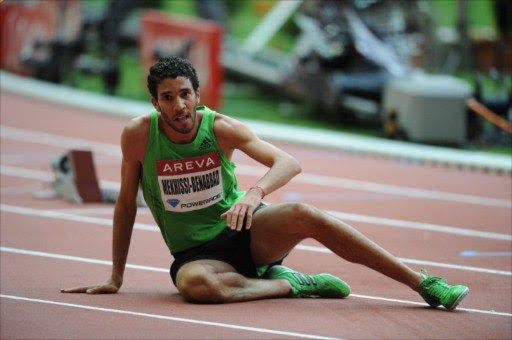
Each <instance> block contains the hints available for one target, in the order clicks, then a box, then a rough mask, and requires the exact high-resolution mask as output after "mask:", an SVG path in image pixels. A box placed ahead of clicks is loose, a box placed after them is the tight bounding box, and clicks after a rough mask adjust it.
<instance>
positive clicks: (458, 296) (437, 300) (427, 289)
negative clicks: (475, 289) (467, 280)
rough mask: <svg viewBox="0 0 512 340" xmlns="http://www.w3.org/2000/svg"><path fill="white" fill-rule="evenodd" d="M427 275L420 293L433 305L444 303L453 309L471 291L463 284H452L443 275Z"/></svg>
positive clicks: (421, 284)
mask: <svg viewBox="0 0 512 340" xmlns="http://www.w3.org/2000/svg"><path fill="white" fill-rule="evenodd" d="M423 274H424V275H425V279H424V280H423V281H422V282H421V283H420V286H419V288H420V295H421V297H422V298H423V300H425V301H426V302H427V303H428V304H429V305H430V306H431V307H437V306H439V305H443V306H444V307H445V308H446V309H448V310H453V309H455V307H457V305H458V304H459V303H460V302H461V301H462V299H464V297H465V296H466V295H468V293H469V288H468V287H466V286H463V285H457V286H451V285H449V284H448V283H446V280H445V279H443V278H441V277H436V276H430V275H426V274H425V273H423Z"/></svg>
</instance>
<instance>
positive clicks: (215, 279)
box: [176, 260, 292, 303]
mask: <svg viewBox="0 0 512 340" xmlns="http://www.w3.org/2000/svg"><path fill="white" fill-rule="evenodd" d="M176 283H177V287H178V290H179V291H180V293H181V294H182V295H183V297H184V298H185V299H186V300H187V301H190V302H196V303H226V302H242V301H250V300H258V299H267V298H279V297H289V296H291V294H292V290H291V287H290V285H289V284H288V283H287V282H284V281H280V280H261V279H250V278H246V277H245V276H243V275H241V274H239V273H237V272H236V270H235V269H234V268H233V267H232V266H231V265H229V264H227V263H225V262H221V261H217V260H197V261H192V262H189V263H187V264H185V265H183V266H182V267H181V268H180V269H179V271H178V274H177V277H176Z"/></svg>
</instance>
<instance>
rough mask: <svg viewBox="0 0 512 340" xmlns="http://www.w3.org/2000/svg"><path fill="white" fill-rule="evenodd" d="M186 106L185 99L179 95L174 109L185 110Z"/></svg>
mask: <svg viewBox="0 0 512 340" xmlns="http://www.w3.org/2000/svg"><path fill="white" fill-rule="evenodd" d="M185 107H186V106H185V101H184V100H183V99H181V98H180V97H178V98H177V99H176V105H175V107H174V109H175V110H176V111H183V110H185Z"/></svg>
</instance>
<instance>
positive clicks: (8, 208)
mask: <svg viewBox="0 0 512 340" xmlns="http://www.w3.org/2000/svg"><path fill="white" fill-rule="evenodd" d="M0 211H5V212H10V213H15V214H21V215H28V216H39V217H47V218H53V219H62V220H70V221H75V222H84V223H89V224H95V225H101V226H106V227H109V228H111V227H112V219H106V218H99V217H89V216H82V215H73V214H68V213H62V212H57V211H48V210H39V209H32V208H25V207H19V206H12V205H6V204H0ZM133 228H134V229H138V230H145V231H152V232H160V229H159V228H158V227H157V226H155V225H151V224H144V223H135V224H134V226H133ZM296 249H298V250H305V251H312V252H320V253H332V252H331V251H330V250H329V249H327V248H325V247H315V246H306V245H298V246H297V247H296ZM399 259H400V260H401V261H404V262H406V263H411V264H419V265H425V266H432V267H441V268H449V269H456V270H467V271H473V272H482V273H489V274H497V275H509V276H510V275H512V274H511V273H510V272H506V271H501V270H496V269H488V268H479V267H469V266H462V265H456V264H449V263H440V262H432V261H424V260H418V259H407V258H399Z"/></svg>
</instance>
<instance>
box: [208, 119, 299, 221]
mask: <svg viewBox="0 0 512 340" xmlns="http://www.w3.org/2000/svg"><path fill="white" fill-rule="evenodd" d="M221 117H222V118H219V121H216V124H215V134H216V136H217V141H218V143H219V145H220V146H221V149H223V151H225V150H228V152H231V151H232V150H234V149H239V150H240V151H242V152H244V153H245V154H247V155H248V156H249V157H251V158H252V159H254V160H255V161H257V162H259V163H261V164H263V165H265V166H267V167H269V168H270V169H269V170H268V172H267V173H266V174H265V175H264V176H263V177H262V178H261V179H260V180H259V181H258V182H257V183H255V184H254V185H253V186H252V187H251V189H250V190H249V191H248V192H247V194H246V195H245V197H244V198H243V199H241V200H240V201H239V202H237V204H235V205H233V206H232V207H231V209H229V210H228V211H226V212H225V213H224V214H222V215H221V217H222V218H226V219H227V222H228V226H229V227H230V228H231V229H234V230H235V229H236V230H238V231H240V230H241V229H242V227H243V221H244V218H245V219H246V223H245V226H246V228H247V229H249V228H250V227H251V223H252V214H253V212H254V209H256V208H257V207H258V205H259V204H260V203H261V200H262V199H263V197H264V196H265V195H268V194H270V193H271V192H273V191H275V190H277V189H279V188H281V187H282V186H284V185H285V184H286V183H288V182H289V181H290V180H291V179H292V178H293V177H295V176H296V175H298V174H299V173H300V172H301V168H300V164H299V162H298V161H297V160H296V159H295V158H294V157H293V156H291V155H290V154H288V153H286V152H285V151H283V150H281V149H279V148H277V147H275V146H274V145H272V144H270V143H268V142H265V141H263V140H261V139H260V138H258V136H256V134H255V133H254V132H253V131H252V130H251V129H249V128H248V127H247V126H246V125H244V124H243V123H241V122H239V121H237V120H235V119H232V118H229V117H226V116H221Z"/></svg>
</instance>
